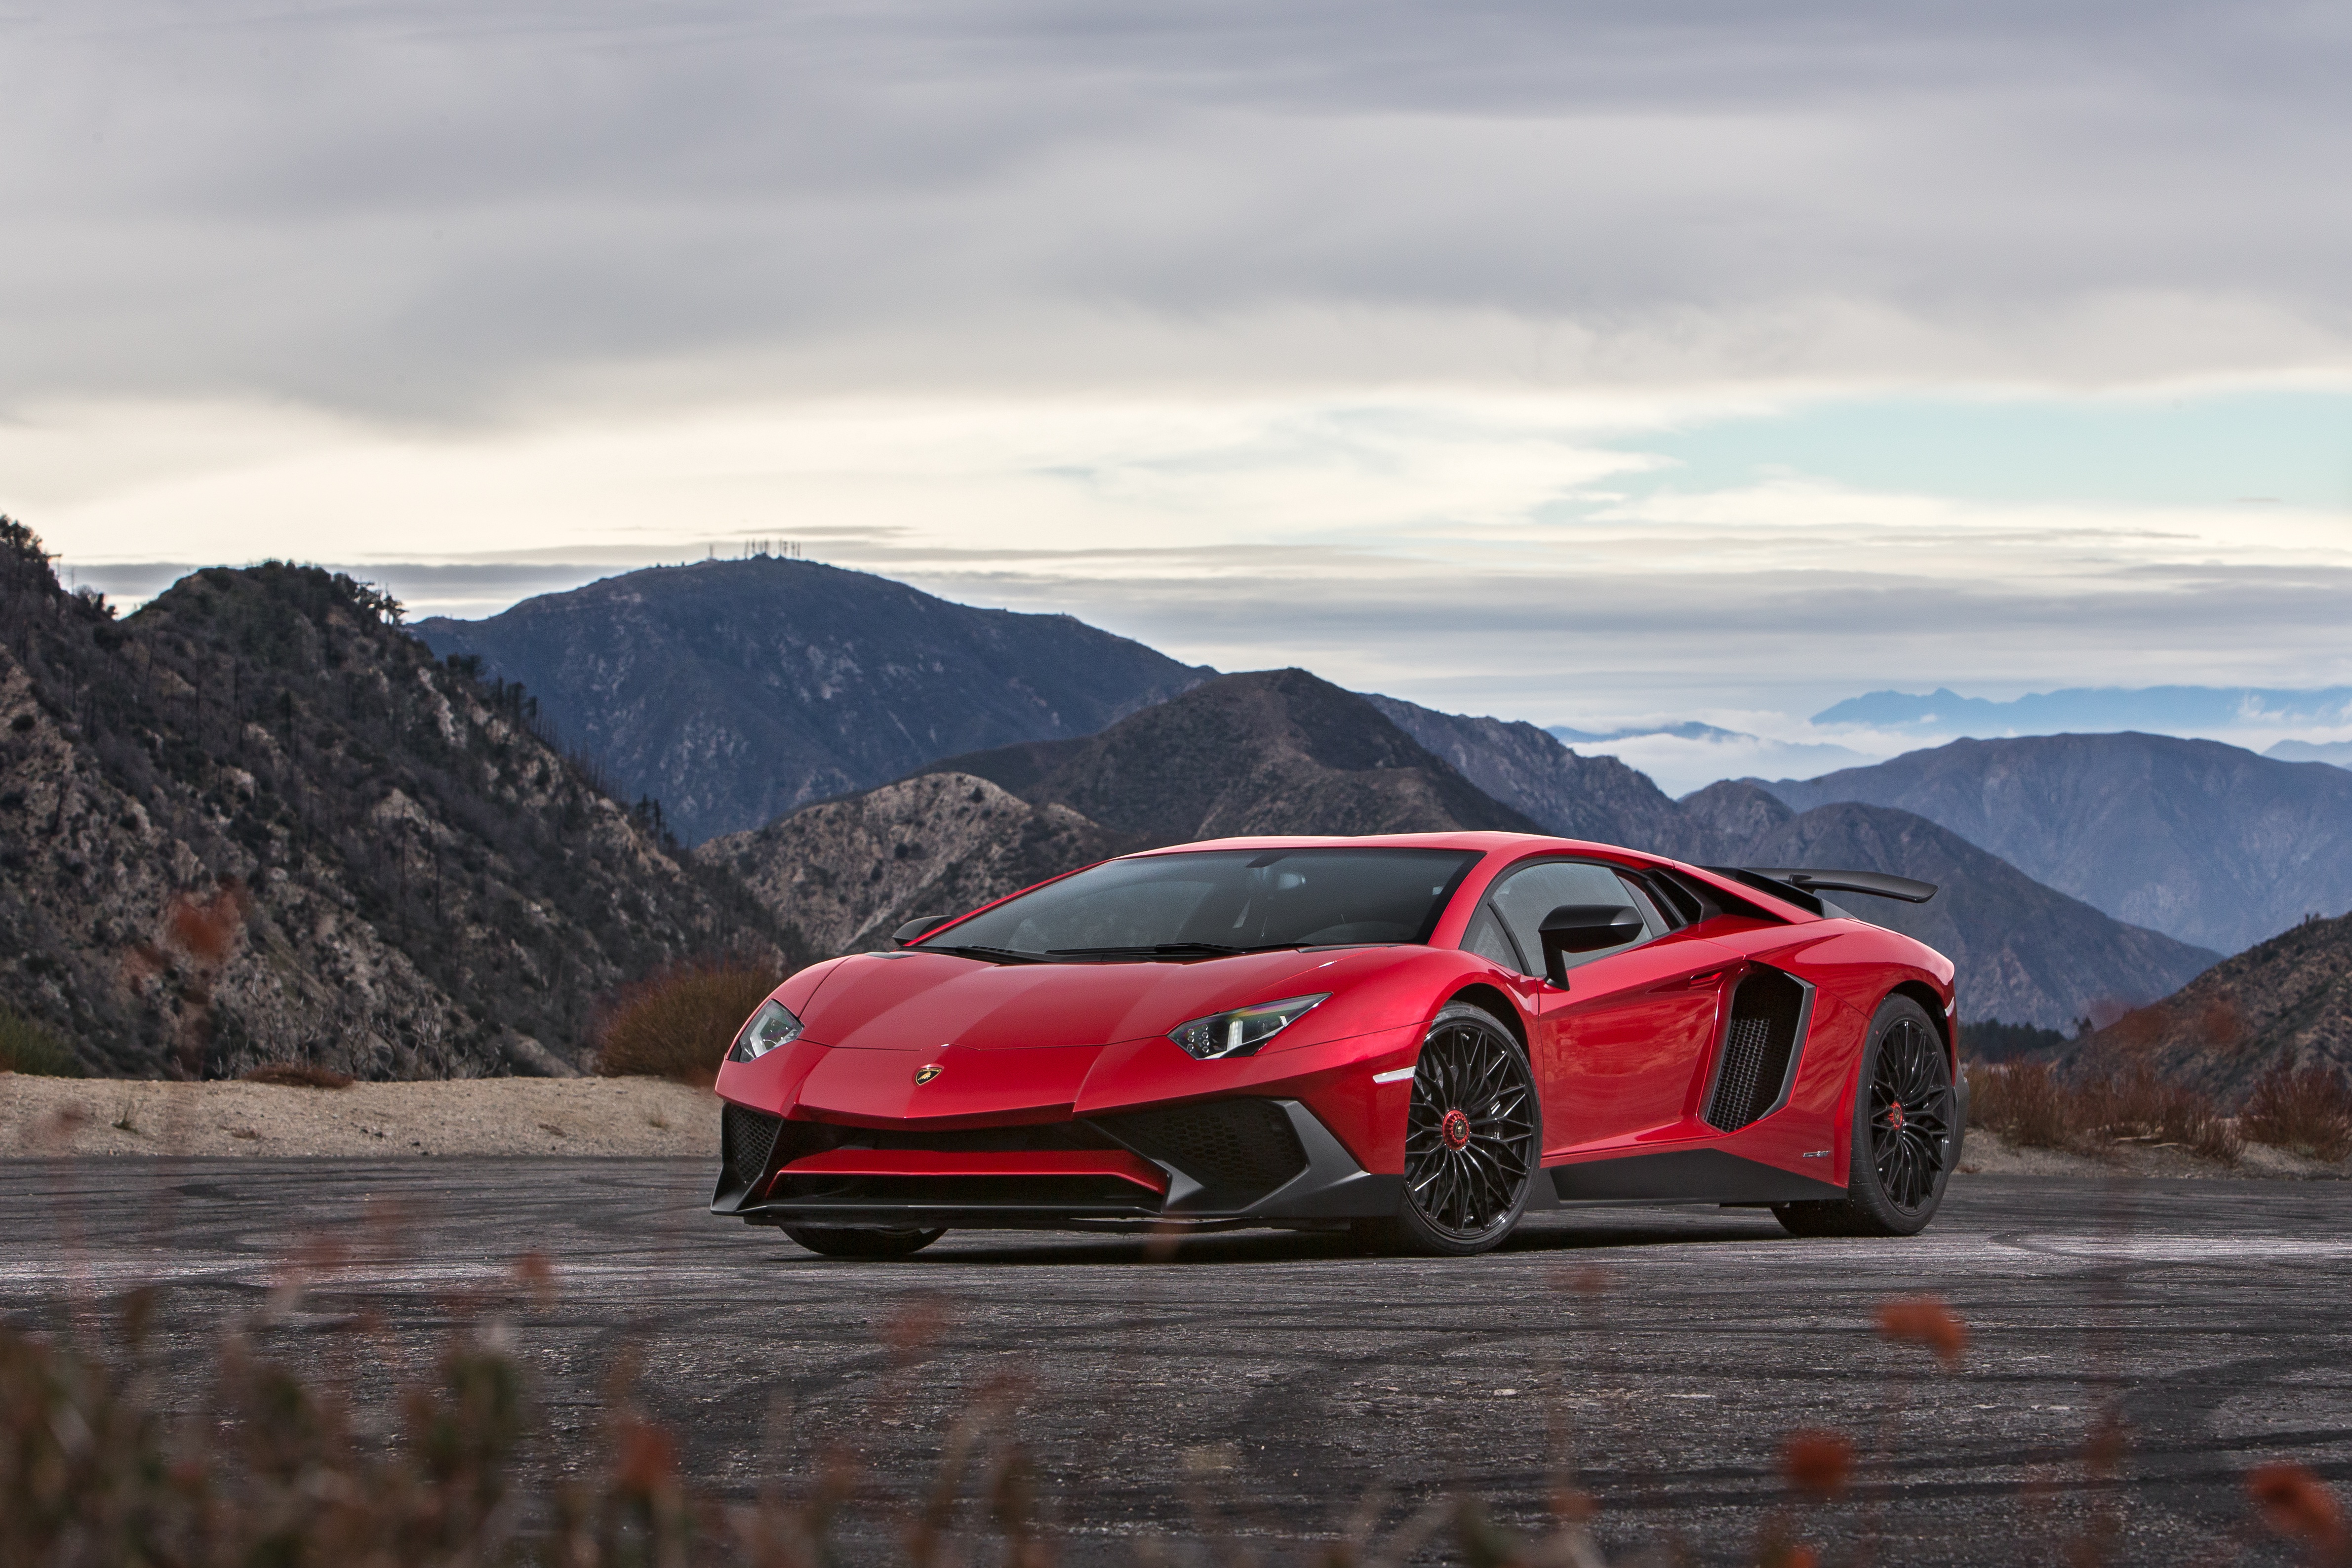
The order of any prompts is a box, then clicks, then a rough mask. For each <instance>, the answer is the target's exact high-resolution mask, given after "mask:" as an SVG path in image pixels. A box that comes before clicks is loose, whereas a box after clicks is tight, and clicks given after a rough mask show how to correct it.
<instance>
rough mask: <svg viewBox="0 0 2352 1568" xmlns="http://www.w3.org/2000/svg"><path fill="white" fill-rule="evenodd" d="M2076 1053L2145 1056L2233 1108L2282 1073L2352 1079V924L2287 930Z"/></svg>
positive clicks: (2169, 1074)
mask: <svg viewBox="0 0 2352 1568" xmlns="http://www.w3.org/2000/svg"><path fill="white" fill-rule="evenodd" d="M2105 1049H2120V1050H2122V1051H2125V1052H2127V1053H2129V1054H2130V1055H2132V1056H2134V1057H2138V1056H2141V1055H2142V1054H2143V1053H2144V1054H2145V1057H2146V1059H2147V1060H2148V1061H2149V1062H2151V1063H2152V1064H2153V1065H2154V1066H2155V1067H2156V1068H2158V1070H2159V1071H2161V1072H2162V1073H2163V1074H2164V1075H2165V1076H2166V1077H2168V1078H2175V1079H2182V1080H2185V1081H2187V1082H2190V1083H2194V1084H2196V1085H2197V1086H2199V1087H2200V1088H2202V1089H2206V1090H2208V1091H2209V1092H2210V1093H2213V1094H2216V1095H2219V1096H2221V1099H2222V1100H2223V1101H2224V1103H2229V1102H2232V1101H2235V1100H2239V1099H2240V1098H2242V1096H2243V1095H2244V1094H2245V1092H2246V1091H2247V1090H2248V1089H2252V1087H2253V1086H2254V1084H2255V1082H2256V1081H2257V1080H2258V1079H2261V1078H2262V1077H2263V1075H2264V1074H2265V1073H2267V1072H2269V1071H2270V1070H2271V1069H2272V1068H2275V1067H2279V1066H2286V1067H2291V1068H2306V1067H2329V1068H2335V1069H2336V1070H2337V1071H2339V1072H2345V1071H2352V918H2347V919H2338V920H2325V921H2309V922H2307V923H2305V924H2302V925H2298V926H2296V927H2295V928H2294V930H2292V931H2282V932H2280V933H2279V934H2278V935H2277V936H2274V937H2273V938H2271V939H2270V940H2269V941H2268V942H2262V943H2259V944H2257V945H2256V946H2253V947H2251V948H2248V949H2247V950H2246V951H2245V952H2242V953H2240V954H2238V955H2237V956H2236V957H2235V958H2231V959H2228V960H2225V961H2224V962H2222V963H2219V964H2216V965H2215V966H2214V967H2213V968H2211V969H2209V970H2207V971H2206V972H2205V973H2202V974H2200V975H2199V976H2198V977H2197V978H2196V979H2195V980H2194V981H2192V982H2190V983H2189V985H2187V986H2186V987H2184V988H2183V989H2182V990H2181V991H2180V993H2179V994H2177V995H2174V996H2168V997H2167V998H2165V1000H2164V1001H2163V1002H2161V1003H2160V1004H2158V1005H2156V1006H2153V1007H2150V1008H2147V1009H2146V1010H2145V1011H2143V1012H2139V1013H2136V1014H2131V1015H2128V1016H2125V1017H2122V1018H2119V1019H2117V1020H2116V1022H2115V1023H2113V1024H2111V1025H2109V1026H2107V1027H2106V1028H2105V1029H2102V1030H2100V1031H2099V1032H2098V1033H2097V1034H2095V1035H2093V1036H2091V1037H2090V1038H2089V1039H2088V1040H2085V1041H2083V1042H2081V1043H2079V1044H2077V1045H2076V1046H2075V1047H2074V1051H2075V1052H2076V1053H2081V1054H2085V1055H2090V1056H2092V1057H2093V1058H2094V1059H2095V1058H2096V1055H2097V1053H2100V1052H2101V1051H2103V1050H2105Z"/></svg>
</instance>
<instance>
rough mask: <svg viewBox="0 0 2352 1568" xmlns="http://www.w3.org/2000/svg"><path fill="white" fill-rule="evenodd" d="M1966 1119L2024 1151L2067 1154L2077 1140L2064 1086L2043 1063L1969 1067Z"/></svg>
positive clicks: (2070, 1107)
mask: <svg viewBox="0 0 2352 1568" xmlns="http://www.w3.org/2000/svg"><path fill="white" fill-rule="evenodd" d="M1968 1074H1969V1121H1971V1122H1973V1123H1975V1124H1976V1125H1977V1126H1979V1127H1985V1128H1990V1130H1992V1131H1995V1132H1998V1133H2000V1135H2001V1136H2002V1137H2003V1138H2006V1139H2008V1140H2009V1141H2010V1142H2012V1143H2015V1144H2017V1145H2019V1146H2020V1147H2021V1148H2026V1149H2068V1148H2072V1147H2073V1146H2074V1142H2075V1139H2076V1136H2077V1134H2076V1131H2075V1126H2074V1110H2073V1106H2072V1104H2071V1103H2070V1096H2069V1095H2068V1093H2067V1090H2066V1086H2065V1085H2063V1084H2062V1083H2060V1082H2059V1081H2058V1075H2057V1074H2056V1073H2055V1072H2053V1071H2052V1070H2051V1068H2050V1066H2049V1064H2048V1063H2046V1062H2009V1063H2006V1064H2003V1065H2001V1066H1999V1067H1988V1066H1985V1065H1984V1064H1982V1063H1979V1062H1970V1063H1969V1068H1968Z"/></svg>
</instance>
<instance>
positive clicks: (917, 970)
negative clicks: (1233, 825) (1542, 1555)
mask: <svg viewBox="0 0 2352 1568" xmlns="http://www.w3.org/2000/svg"><path fill="white" fill-rule="evenodd" d="M1824 892H1861V893H1868V894H1873V895H1877V896H1881V897H1892V898H1902V899H1909V900H1914V901H1916V900H1923V899H1925V898H1927V897H1929V896H1931V895H1932V894H1933V893H1934V892H1935V889H1934V888H1932V887H1930V886H1928V885H1927V884H1926V883H1922V882H1912V881H1908V880H1906V879H1902V878H1896V877H1885V876H1880V875H1876V874H1873V873H1867V872H1841V871H1804V870H1789V869H1773V870H1753V869H1728V868H1702V867H1696V866H1686V865H1683V864H1681V863H1679V862H1676V861H1672V860H1665V859H1662V858H1658V857H1656V856H1652V855H1642V854H1636V853H1634V852H1633V851H1631V850H1626V849H1616V848H1612V847H1607V846H1605V845H1599V844H1582V843H1576V842H1572V841H1570V840H1566V839H1557V838H1537V837H1526V836H1522V835H1517V834H1506V833H1448V834H1417V835H1397V836H1391V837H1370V838H1230V839H1219V840H1216V841H1213V842H1211V843H1205V844H1189V845H1183V846H1181V847H1176V848H1171V849H1156V850H1151V851H1149V852H1147V853H1143V854H1139V855H1129V856H1126V857H1122V858H1118V859H1116V860H1107V861H1104V862H1102V863H1101V864H1099V865H1096V866H1090V867H1088V868H1086V869H1084V870H1080V871H1076V872H1072V873H1071V874H1070V875H1068V876H1066V877H1062V878H1059V879H1055V880H1054V881H1050V882H1044V883H1040V884H1039V885H1038V886H1036V887H1034V888H1031V889H1027V890H1026V891H1024V892H1020V893H1016V894H1014V895H1013V896H1012V897H1011V898H1008V899H1003V900H999V901H998V902H996V903H993V904H991V905H988V906H986V907H985V908H982V909H981V910H975V911H973V912H971V913H970V914H965V915H961V916H946V917H935V918H933V919H929V920H924V921H914V922H912V923H911V924H909V925H908V926H906V927H905V928H903V929H902V930H900V931H899V932H898V939H897V940H898V950H897V951H895V952H868V953H856V954H853V955H851V956H849V957H846V958H839V959H835V960H833V961H832V962H830V963H819V964H815V965H813V966H812V967H810V968H808V969H804V970H803V971H802V972H801V973H798V974H795V975H793V977H792V978H791V979H790V980H787V981H786V982H784V984H782V985H780V986H778V987H777V988H776V990H775V993H774V994H772V996H771V997H770V998H769V999H768V1001H767V1002H766V1003H765V1004H763V1005H761V1008H760V1010H759V1011H758V1012H757V1013H755V1014H754V1015H753V1016H751V1020H750V1021H749V1022H748V1023H746V1024H745V1025H744V1026H743V1029H742V1033H741V1034H740V1036H738V1037H737V1038H736V1040H735V1044H734V1047H733V1048H732V1050H731V1051H730V1053H729V1056H728V1058H727V1063H726V1066H725V1067H724V1068H721V1069H720V1072H719V1095H720V1097H721V1098H722V1099H723V1100H725V1101H726V1106H725V1110H724V1131H723V1134H722V1139H721V1142H722V1148H721V1156H720V1157H721V1164H720V1172H719V1190H718V1192H717V1194H715V1196H714V1197H713V1198H712V1201H711V1209H712V1212H713V1213H716V1214H722V1215H738V1216H740V1217H741V1218H742V1219H745V1220H748V1221H750V1222H751V1223H752V1224H754V1225H772V1226H782V1228H783V1230H784V1233H785V1234H786V1235H787V1236H790V1237H792V1238H793V1240H795V1241H797V1242H799V1243H800V1244H801V1245H802V1246H803V1247H809V1248H811V1249H813V1250H814V1251H817V1252H822V1253H827V1254H832V1255H835V1256H848V1257H863V1258H886V1257H896V1256H899V1255H902V1254H906V1253H910V1252H913V1251H915V1250H917V1249H918V1248H919V1247H925V1246H928V1245H929V1243H931V1242H932V1241H934V1240H936V1239H937V1238H938V1237H940V1235H941V1234H942V1233H943V1232H944V1231H945V1230H947V1229H948V1228H950V1227H951V1226H1009V1227H1020V1228H1032V1227H1039V1226H1057V1227H1066V1228H1070V1227H1084V1228H1097V1227H1102V1228H1144V1229H1160V1228H1171V1227H1172V1228H1179V1229H1203V1228H1211V1229H1213V1228H1218V1227H1223V1226H1287V1227H1292V1228H1305V1229H1326V1228H1330V1229H1338V1228H1349V1227H1352V1228H1354V1229H1355V1230H1356V1231H1357V1232H1358V1233H1359V1234H1360V1235H1361V1236H1363V1237H1366V1239H1368V1240H1370V1241H1372V1242H1374V1243H1376V1244H1379V1245H1382V1246H1385V1247H1392V1248H1402V1249H1406V1250H1411V1251H1418V1252H1424V1253H1439V1254H1448V1253H1451V1254H1467V1253H1475V1252H1482V1251H1485V1250H1486V1249H1487V1248H1489V1247H1494V1246H1496V1244H1497V1243H1499V1242H1500V1241H1502V1239H1503V1238H1504V1237H1507V1236H1508V1235H1509V1234H1510V1232H1511V1229H1512V1227H1513V1226H1516V1225H1517V1224H1518V1222H1519V1219H1520V1216H1521V1215H1524V1214H1526V1213H1527V1211H1528V1210H1529V1209H1531V1208H1551V1207H1557V1206H1559V1205H1576V1204H1595V1203H1610V1204H1622V1203H1627V1202H1642V1201H1655V1202H1664V1203H1705V1204H1725V1205H1747V1206H1769V1208H1770V1209H1771V1210H1772V1212H1773V1213H1774V1214H1775V1215H1778V1216H1779V1217H1780V1222H1781V1224H1783V1225H1784V1226H1787V1227H1788V1228H1789V1229H1790V1230H1791V1231H1794V1232H1796V1233H1797V1234H1799V1235H1802V1236H1822V1235H1848V1236H1853V1235H1863V1236H1907V1235H1910V1234H1913V1233H1915V1232H1916V1231H1918V1230H1919V1229H1921V1228H1922V1227H1923V1226H1926V1225H1927V1221H1928V1220H1929V1218H1930V1217H1932V1216H1933V1215H1934V1214H1935V1212H1936V1207H1937V1204H1938V1203H1939V1202H1940V1201H1941V1199H1942V1196H1943V1191H1944V1183H1945V1179H1946V1177H1947V1176H1948V1174H1949V1173H1950V1172H1951V1170H1952V1168H1953V1166H1954V1165H1955V1164H1956V1163H1958V1159H1959V1152H1960V1139H1961V1131H1962V1127H1963V1124H1964V1121H1965V1103H1964V1099H1963V1095H1964V1088H1963V1085H1962V1083H1961V1081H1960V1080H1959V1079H1958V1078H1957V1077H1956V1075H1955V1072H1954V1067H1955V1060H1954V1054H1953V1047H1954V1030H1953V1027H1952V1019H1953V997H1952V965H1951V964H1950V963H1949V962H1948V961H1947V960H1946V959H1945V958H1944V957H1943V956H1942V955H1941V954H1939V953H1937V952H1935V951H1934V950H1933V949H1931V948H1927V947H1924V946H1922V945H1921V944H1920V943H1918V942H1914V941H1912V940H1911V939H1910V938H1908V937H1905V936H1901V935H1898V934H1896V933H1895V932H1894V931H1887V930H1885V929H1883V928H1882V927H1879V926H1875V925H1872V924H1870V923H1868V922H1867V921H1862V920H1859V919H1856V918H1855V917H1854V916H1853V915H1851V914H1849V913H1848V912H1847V911H1846V910H1843V909H1841V908H1839V907H1838V906H1837V905H1835V904H1832V903H1830V902H1829V901H1827V900H1825V899H1824V898H1823V897H1822V894H1823V893H1824Z"/></svg>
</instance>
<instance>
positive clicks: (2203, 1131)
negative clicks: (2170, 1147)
mask: <svg viewBox="0 0 2352 1568" xmlns="http://www.w3.org/2000/svg"><path fill="white" fill-rule="evenodd" d="M2074 1092H2075V1095H2076V1097H2077V1099H2078V1100H2079V1101H2080V1102H2081V1106H2082V1110H2081V1111H2080V1112H2079V1117H2078V1120H2079V1121H2080V1123H2081V1124H2082V1126H2083V1128H2084V1132H2085V1133H2086V1134H2087V1135H2088V1136H2090V1137H2091V1138H2093V1139H2094V1140H2095V1139H2097V1138H2099V1137H2102V1136H2104V1137H2105V1138H2106V1139H2108V1140H2110V1141H2113V1142H2144V1143H2179V1144H2182V1145H2184V1146H2186V1147H2187V1148H2189V1149H2192V1150H2194V1151H2195V1152H2198V1153H2200V1154H2202V1155H2204V1156H2205V1157H2206V1158H2207V1159H2209V1160H2221V1161H2223V1162H2225V1163H2228V1162H2234V1161H2235V1160H2236V1159H2237V1158H2238V1155H2239V1152H2240V1150H2241V1149H2242V1146H2243V1140H2242V1138H2240V1136H2239V1134H2238V1131H2237V1130H2236V1129H2235V1128H2233V1127H2232V1126H2231V1125H2230V1123H2229V1121H2227V1120H2226V1119H2225V1118H2224V1117H2223V1116H2222V1114H2221V1107H2220V1106H2219V1105H2217V1104H2215V1103H2214V1100H2213V1097H2212V1096H2211V1095H2210V1094H2207V1093H2205V1092H2204V1091H2203V1090H2201V1089H2191V1088H2189V1086H2188V1085H2186V1084H2179V1083H2168V1082H2167V1081H2166V1080H2164V1079H2160V1078H2158V1077H2157V1075H2156V1071H2155V1069H2154V1068H2149V1067H2147V1066H2144V1065H2143V1066H2134V1067H2129V1068H2125V1069H2123V1070H2122V1071H2120V1072H2117V1073H2116V1074H2114V1075H2112V1076H2111V1077H2108V1078H2105V1079H2093V1080H2092V1081H2090V1082H2088V1083H2085V1084H2084V1085H2082V1086H2081V1087H2080V1088H2079V1089H2076V1090H2075V1091H2074Z"/></svg>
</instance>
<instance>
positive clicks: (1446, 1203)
mask: <svg viewBox="0 0 2352 1568" xmlns="http://www.w3.org/2000/svg"><path fill="white" fill-rule="evenodd" d="M1538 1117H1539V1111H1538V1106H1537V1103H1536V1088H1535V1079H1534V1078H1533V1076H1532V1075H1531V1074H1529V1072H1528V1058H1527V1053H1526V1052H1524V1051H1522V1050H1521V1049H1520V1048H1519V1043H1518V1041H1517V1039H1516V1038H1514V1037H1513V1036H1512V1034H1511V1032H1510V1031H1509V1030H1508V1029H1507V1028H1505V1027H1504V1026H1502V1024H1501V1022H1500V1021H1498V1020H1497V1019H1496V1017H1495V1016H1494V1015H1492V1014H1490V1013H1487V1012H1486V1011H1485V1010H1483V1009H1481V1008H1477V1007H1472V1006H1468V1005H1464V1004H1460V1003H1456V1004H1454V1005H1450V1006H1448V1007H1446V1008H1445V1009H1444V1011H1442V1012H1440V1013H1439V1014H1438V1015H1437V1019H1436V1021H1435V1022H1434V1023H1433V1024H1431V1025H1430V1026H1429V1033H1428V1035H1427V1036H1426V1037H1423V1040H1422V1045H1421V1060H1420V1062H1419V1064H1418V1065H1417V1066H1416V1067H1415V1068H1414V1069H1413V1076H1412V1104H1411V1106H1410V1108H1409V1109H1408V1110H1407V1111H1406V1113H1405V1133H1404V1188H1405V1191H1404V1201H1403V1203H1402V1205H1399V1207H1398V1210H1397V1213H1396V1215H1395V1217H1394V1218H1392V1219H1386V1220H1374V1221H1363V1222H1360V1223H1359V1224H1358V1226H1357V1227H1356V1230H1357V1234H1358V1236H1359V1237H1361V1238H1362V1239H1364V1240H1365V1241H1367V1242H1369V1243H1370V1244H1372V1245H1374V1246H1376V1247H1381V1248H1382V1249H1384V1250H1390V1251H1398V1252H1414V1253H1420V1254H1423V1255H1424V1256H1430V1257H1442V1258H1466V1257H1469V1256H1472V1255H1473V1254H1475V1253H1480V1252H1486V1251H1488V1250H1490V1249H1491V1248H1493V1247H1499V1246H1500V1245H1502V1241H1503V1238H1504V1237H1507V1236H1508V1235H1510V1234H1511V1231H1512V1228H1513V1227H1514V1226H1517V1224H1518V1223H1519V1216H1520V1215H1523V1214H1525V1213H1526V1212H1527V1207H1528V1184H1529V1183H1530V1182H1531V1181H1533V1180H1534V1178H1535V1174H1536V1163H1537V1156H1538V1152H1539V1151H1540V1149H1541V1148H1542V1143H1541V1142H1540V1140H1539V1139H1538V1136H1537V1134H1538V1128H1539V1122H1538Z"/></svg>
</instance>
